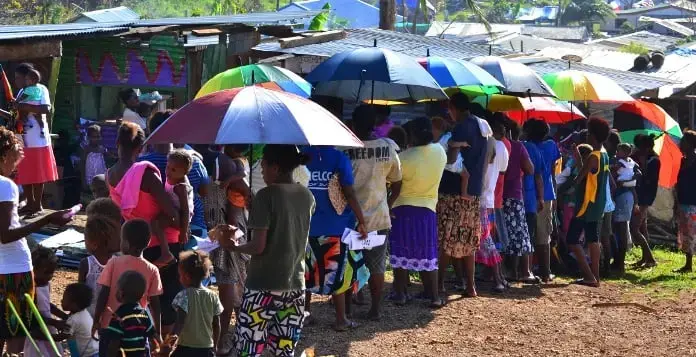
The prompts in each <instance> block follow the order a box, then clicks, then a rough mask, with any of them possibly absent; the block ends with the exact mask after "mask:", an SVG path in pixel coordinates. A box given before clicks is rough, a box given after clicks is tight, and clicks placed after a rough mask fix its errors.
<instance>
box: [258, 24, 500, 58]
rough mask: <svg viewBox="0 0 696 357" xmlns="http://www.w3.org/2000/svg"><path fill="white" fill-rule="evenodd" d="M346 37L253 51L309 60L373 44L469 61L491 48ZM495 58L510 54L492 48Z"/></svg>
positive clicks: (358, 33) (377, 33) (383, 34)
mask: <svg viewBox="0 0 696 357" xmlns="http://www.w3.org/2000/svg"><path fill="white" fill-rule="evenodd" d="M346 32H347V37H346V38H345V39H343V40H338V41H330V42H324V43H317V44H311V45H306V46H298V47H293V48H285V49H283V48H280V44H279V43H278V42H267V43H262V44H260V45H258V46H256V47H254V49H255V50H257V51H263V52H283V53H293V54H299V55H308V56H320V57H330V56H333V55H334V54H336V53H339V52H343V51H347V50H352V49H357V48H364V47H372V46H373V45H374V41H375V40H376V41H377V46H379V47H381V48H386V49H389V50H392V51H396V52H401V53H404V54H407V55H409V56H414V57H425V56H426V54H427V52H428V50H430V55H431V56H443V57H452V58H461V59H467V58H472V57H476V56H484V55H488V53H489V47H488V46H485V45H477V44H471V43H464V42H461V41H456V40H445V39H439V38H434V37H424V36H419V35H412V34H407V33H401V32H394V31H384V30H376V29H352V30H346ZM491 53H492V54H493V55H506V54H510V53H511V52H510V51H507V50H503V49H500V48H497V47H495V46H494V47H492V49H491Z"/></svg>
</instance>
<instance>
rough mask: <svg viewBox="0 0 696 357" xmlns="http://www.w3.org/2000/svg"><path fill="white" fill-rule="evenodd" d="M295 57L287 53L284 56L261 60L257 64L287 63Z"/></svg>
mask: <svg viewBox="0 0 696 357" xmlns="http://www.w3.org/2000/svg"><path fill="white" fill-rule="evenodd" d="M293 57H295V55H293V54H291V53H286V54H284V55H279V56H273V57H268V58H264V59H262V60H259V61H258V62H256V63H274V62H281V61H285V60H286V59H290V58H293Z"/></svg>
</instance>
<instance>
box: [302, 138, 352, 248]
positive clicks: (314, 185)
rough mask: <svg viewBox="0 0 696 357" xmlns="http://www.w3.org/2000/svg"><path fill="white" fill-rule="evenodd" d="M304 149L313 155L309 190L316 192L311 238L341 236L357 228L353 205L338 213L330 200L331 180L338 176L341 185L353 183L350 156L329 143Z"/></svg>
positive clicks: (310, 166) (309, 167) (311, 156)
mask: <svg viewBox="0 0 696 357" xmlns="http://www.w3.org/2000/svg"><path fill="white" fill-rule="evenodd" d="M302 151H303V152H304V153H305V154H308V155H309V156H310V161H309V164H307V169H308V170H309V173H310V175H309V190H310V191H311V192H312V194H313V195H314V200H315V201H316V208H315V210H314V215H313V216H312V222H311V224H310V227H309V236H310V237H320V236H339V237H340V236H342V235H343V231H344V230H345V229H346V228H351V229H353V228H355V215H354V214H353V212H352V211H351V209H350V207H348V206H347V207H346V209H345V210H344V211H343V214H341V215H338V214H337V213H336V210H335V209H334V207H333V205H332V204H331V201H330V200H329V190H328V187H329V181H330V180H331V177H332V176H333V175H334V174H337V175H338V180H339V182H340V183H341V185H353V167H352V166H351V164H350V160H349V159H348V156H346V154H345V153H343V152H342V151H339V150H336V149H335V148H333V147H328V146H310V147H306V148H303V149H302Z"/></svg>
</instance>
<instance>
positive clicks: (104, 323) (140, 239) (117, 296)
mask: <svg viewBox="0 0 696 357" xmlns="http://www.w3.org/2000/svg"><path fill="white" fill-rule="evenodd" d="M149 241H150V225H149V224H148V223H147V222H146V221H144V220H142V219H134V220H131V221H128V222H126V223H125V224H124V225H123V227H122V229H121V252H122V253H123V255H122V256H119V257H113V258H111V259H110V260H109V262H108V263H106V266H105V267H104V271H103V272H102V273H101V275H100V276H99V280H98V281H97V283H98V284H99V285H100V287H101V289H100V291H99V297H98V298H97V307H96V309H95V312H94V326H93V327H92V334H94V332H96V331H97V330H99V329H101V330H100V331H99V335H100V338H99V356H101V357H105V356H106V355H107V350H108V349H109V348H110V344H111V339H112V338H115V337H118V336H114V335H113V334H111V333H109V332H108V329H107V327H108V326H109V321H111V313H112V312H115V313H116V314H117V316H120V317H122V316H125V315H128V314H125V315H123V314H119V311H122V310H120V307H121V305H122V304H128V306H126V307H125V310H123V311H125V312H128V311H132V310H134V309H136V307H134V306H131V305H133V303H137V302H139V303H140V306H141V307H142V308H144V307H147V306H148V303H149V306H150V311H151V312H152V318H153V320H154V325H155V330H156V333H157V334H158V333H159V331H160V311H161V310H160V303H159V296H160V295H162V282H161V280H160V274H159V270H158V269H157V267H156V266H154V265H153V264H151V263H150V262H148V261H147V260H145V259H144V258H143V250H145V247H147V244H148V242H149ZM131 271H133V272H135V273H136V274H137V275H140V276H141V278H142V279H144V283H143V285H144V287H143V288H142V289H140V290H142V291H140V292H138V291H135V290H138V289H135V287H133V286H131V284H128V282H129V281H131V280H132V281H135V282H134V283H132V284H133V285H137V284H139V279H138V278H133V277H130V278H124V277H126V276H127V275H129V274H128V273H130V272H131ZM130 275H132V274H130ZM117 282H118V285H117ZM123 282H125V283H126V284H127V285H126V291H122V290H123V285H122V284H121V283H123ZM112 287H114V289H112ZM123 295H127V296H123ZM135 295H137V298H134V296H135ZM107 307H108V308H109V310H108V311H107ZM112 322H113V321H112ZM121 323H124V322H123V321H122V322H121Z"/></svg>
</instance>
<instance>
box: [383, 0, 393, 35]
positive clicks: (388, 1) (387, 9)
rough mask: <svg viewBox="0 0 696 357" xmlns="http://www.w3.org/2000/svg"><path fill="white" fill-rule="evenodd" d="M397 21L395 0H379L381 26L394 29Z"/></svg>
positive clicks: (384, 28) (385, 28)
mask: <svg viewBox="0 0 696 357" xmlns="http://www.w3.org/2000/svg"><path fill="white" fill-rule="evenodd" d="M395 22H396V6H395V0H379V28H380V29H382V30H392V31H393V30H394V23H395Z"/></svg>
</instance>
